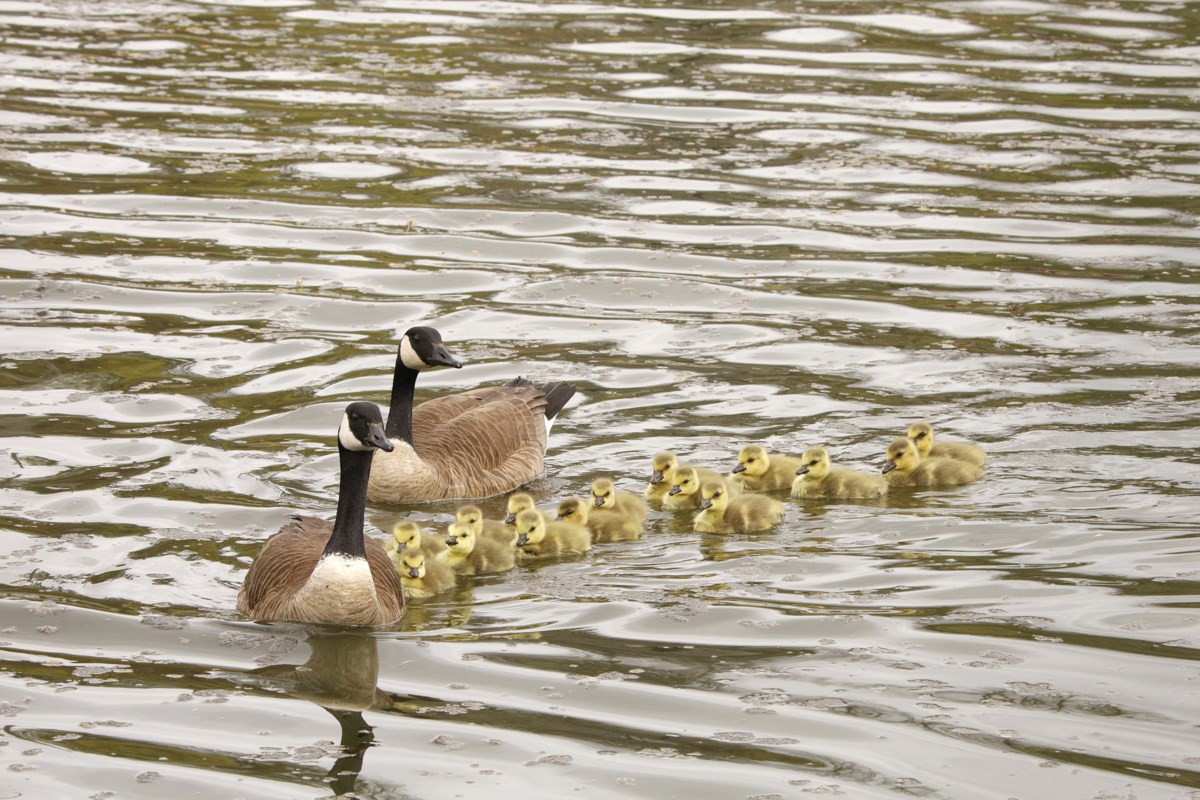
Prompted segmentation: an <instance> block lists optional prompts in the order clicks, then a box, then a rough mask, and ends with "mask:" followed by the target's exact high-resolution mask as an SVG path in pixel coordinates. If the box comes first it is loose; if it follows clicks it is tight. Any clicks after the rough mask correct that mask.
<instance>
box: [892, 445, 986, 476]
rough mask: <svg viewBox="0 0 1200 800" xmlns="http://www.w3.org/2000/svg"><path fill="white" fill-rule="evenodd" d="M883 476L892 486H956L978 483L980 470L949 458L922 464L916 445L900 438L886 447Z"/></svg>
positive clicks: (932, 459)
mask: <svg viewBox="0 0 1200 800" xmlns="http://www.w3.org/2000/svg"><path fill="white" fill-rule="evenodd" d="M883 474H884V475H885V476H886V477H887V480H888V483H889V484H891V485H892V486H960V485H962V484H964V483H970V482H971V481H976V480H979V478H981V477H982V476H983V467H979V466H976V465H975V464H968V463H967V462H966V461H955V460H954V459H952V458H931V459H929V460H928V461H922V460H921V455H920V453H919V452H918V451H917V446H916V445H915V444H913V442H912V441H911V440H909V439H906V438H903V437H901V438H899V439H896V440H895V441H893V442H892V443H891V444H890V445H888V449H887V463H886V464H884V466H883Z"/></svg>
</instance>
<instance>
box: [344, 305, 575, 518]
mask: <svg viewBox="0 0 1200 800" xmlns="http://www.w3.org/2000/svg"><path fill="white" fill-rule="evenodd" d="M461 366H462V363H461V362H459V360H458V359H456V358H455V357H454V356H452V355H450V353H449V352H447V350H446V347H445V345H444V344H443V343H442V335H441V334H440V333H438V332H437V330H435V329H434V328H429V327H416V328H409V329H408V330H407V331H406V332H405V334H404V336H403V337H402V338H401V339H400V346H399V348H398V352H397V355H396V371H395V375H394V376H393V378H392V400H391V406H390V409H389V411H388V421H387V429H386V430H387V435H388V439H389V440H391V442H392V444H393V445H394V446H395V449H394V450H393V451H392V452H391V454H390V455H388V457H386V458H382V459H379V460H378V461H377V462H376V463H375V466H374V468H373V469H372V470H371V483H370V488H369V490H368V494H367V497H368V498H369V499H370V500H372V501H377V502H387V503H421V502H427V501H430V500H449V499H452V498H479V497H491V496H492V495H495V494H500V493H501V492H507V491H509V490H511V489H515V488H516V487H518V486H520V485H521V484H523V483H528V482H529V481H531V480H533V479H534V478H536V477H537V476H538V475H540V474H541V473H542V458H543V457H544V456H545V454H546V437H547V435H548V433H549V431H550V425H551V423H552V422H553V421H554V417H555V415H556V414H558V412H559V411H561V410H562V407H563V406H564V405H566V403H567V401H568V400H570V399H571V397H572V396H573V395H574V394H575V387H574V386H572V385H571V384H569V383H563V382H555V383H548V384H545V385H544V386H535V385H534V384H533V383H531V382H530V381H527V380H525V379H524V378H515V379H514V380H511V381H509V382H508V383H506V384H504V385H503V386H492V387H487V388H482V389H472V390H470V391H466V392H459V393H458V394H453V395H447V396H445V397H437V398H434V399H432V400H426V401H425V402H424V403H421V404H420V405H419V406H417V407H415V408H414V407H413V389H414V387H415V386H416V382H417V376H418V375H419V374H420V373H421V370H424V369H429V368H432V367H454V368H456V369H457V368H459V367H461Z"/></svg>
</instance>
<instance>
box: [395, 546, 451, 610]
mask: <svg viewBox="0 0 1200 800" xmlns="http://www.w3.org/2000/svg"><path fill="white" fill-rule="evenodd" d="M392 561H393V562H394V563H395V564H396V571H397V572H399V573H400V584H401V586H403V587H404V596H405V597H406V598H414V597H433V596H434V595H435V594H441V593H442V592H445V591H448V590H450V589H453V588H454V582H455V575H454V570H453V569H452V568H451V567H450V565H449V564H448V563H446V560H445V558H444V557H436V556H435V557H433V558H426V557H425V554H424V553H423V552H421V548H419V547H406V548H404V549H403V550H401V551H400V552H399V553H397V554H396V555H395V556H394V557H393V559H392Z"/></svg>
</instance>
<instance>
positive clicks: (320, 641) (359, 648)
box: [250, 631, 393, 797]
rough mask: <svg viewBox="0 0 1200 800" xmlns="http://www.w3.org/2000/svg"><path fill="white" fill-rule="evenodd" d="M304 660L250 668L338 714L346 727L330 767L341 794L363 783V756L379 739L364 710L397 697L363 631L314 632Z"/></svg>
mask: <svg viewBox="0 0 1200 800" xmlns="http://www.w3.org/2000/svg"><path fill="white" fill-rule="evenodd" d="M308 646H309V648H310V649H311V652H310V654H309V657H308V660H307V661H305V662H304V663H303V664H272V665H270V666H267V667H261V668H259V669H256V670H253V671H252V672H251V673H250V674H251V675H254V676H256V677H257V678H259V679H260V680H261V681H262V684H263V685H264V686H265V687H266V688H270V689H273V690H275V691H282V692H283V693H285V694H287V695H289V696H291V697H296V698H302V699H304V700H309V701H311V702H313V703H316V704H317V705H319V706H321V708H323V709H325V710H326V711H328V712H329V713H330V714H332V715H333V717H334V719H336V720H337V721H338V725H339V726H340V727H341V731H342V732H341V738H340V740H339V742H338V744H339V746H340V747H341V748H342V753H343V754H342V755H341V756H340V757H339V758H338V759H337V760H336V761H335V762H334V763H333V766H332V767H331V768H330V769H329V772H328V773H326V776H327V778H328V779H329V786H330V788H331V789H332V790H333V792H334V794H335V796H338V797H341V796H342V795H345V794H349V793H351V792H353V791H354V789H355V785H356V784H357V783H358V776H359V773H360V772H362V766H363V756H364V755H365V754H366V752H367V748H369V747H370V746H371V745H372V744H373V743H374V741H375V730H374V728H372V727H371V725H369V724H368V723H367V721H366V720H365V719H363V714H362V712H364V711H368V710H372V709H385V708H390V707H391V706H392V705H393V699H392V697H391V696H389V695H388V694H387V693H386V692H384V691H382V690H380V689H379V687H378V682H379V648H378V644H377V642H376V640H375V638H374V637H373V636H371V635H369V634H367V633H362V632H351V631H347V632H337V633H326V632H319V633H313V634H311V635H310V636H309V637H308Z"/></svg>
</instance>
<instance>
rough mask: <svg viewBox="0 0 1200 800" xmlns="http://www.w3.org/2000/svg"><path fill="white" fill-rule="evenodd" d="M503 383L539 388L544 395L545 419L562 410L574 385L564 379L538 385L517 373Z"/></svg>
mask: <svg viewBox="0 0 1200 800" xmlns="http://www.w3.org/2000/svg"><path fill="white" fill-rule="evenodd" d="M504 385H505V386H514V387H516V386H536V387H537V388H538V389H539V390H541V392H542V394H544V395H546V419H554V416H555V415H556V414H557V413H558V412H560V411H562V410H563V406H565V405H566V404H567V401H569V400H570V399H571V398H572V397H574V396H575V387H574V386H573V385H571V384H569V383H567V382H566V381H554V382H552V383H543V384H541V385H538V384H535V383H534V382H533V381H531V380H529V379H528V378H524V377H522V376H520V375H518V376H517V377H515V378H513V379H512V380H511V381H509V382H508V383H506V384H504Z"/></svg>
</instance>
